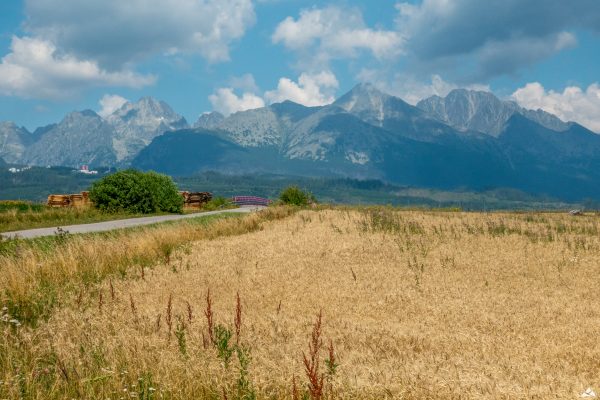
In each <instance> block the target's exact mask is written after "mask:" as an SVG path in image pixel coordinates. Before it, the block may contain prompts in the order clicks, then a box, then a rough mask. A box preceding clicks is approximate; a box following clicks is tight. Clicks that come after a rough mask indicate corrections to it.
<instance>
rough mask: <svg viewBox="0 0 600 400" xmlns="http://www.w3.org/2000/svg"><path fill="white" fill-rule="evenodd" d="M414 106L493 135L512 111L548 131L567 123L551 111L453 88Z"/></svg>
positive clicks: (456, 125)
mask: <svg viewBox="0 0 600 400" xmlns="http://www.w3.org/2000/svg"><path fill="white" fill-rule="evenodd" d="M417 107H418V108H420V109H421V110H423V111H425V112H426V113H427V114H429V115H431V116H432V117H434V118H435V119H437V120H439V121H441V122H443V123H445V124H448V125H450V126H452V127H453V128H455V129H458V130H460V131H477V132H481V133H485V134H487V135H490V136H495V137H496V136H498V135H499V134H500V133H501V132H502V130H503V129H504V127H505V124H506V123H507V121H508V120H509V119H510V117H511V116H513V115H514V114H515V113H517V114H521V115H523V116H525V117H527V118H529V119H531V120H533V121H535V122H537V123H538V124H540V125H542V126H544V127H547V128H549V129H552V130H556V131H563V130H566V129H568V124H565V123H564V122H562V121H560V119H558V118H557V117H555V116H553V115H551V114H548V113H544V112H543V111H541V110H540V111H541V112H535V111H531V110H526V109H524V108H522V107H520V106H519V105H518V104H517V103H515V102H513V101H503V100H500V99H499V98H497V97H496V96H495V95H494V94H492V93H490V92H485V91H477V90H467V89H455V90H452V91H451V92H450V93H448V95H447V96H446V97H444V98H442V97H439V96H432V97H429V98H427V99H424V100H421V101H420V102H419V103H418V104H417Z"/></svg>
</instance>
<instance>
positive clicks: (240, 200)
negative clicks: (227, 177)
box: [231, 196, 271, 206]
mask: <svg viewBox="0 0 600 400" xmlns="http://www.w3.org/2000/svg"><path fill="white" fill-rule="evenodd" d="M231 202H232V203H234V204H236V205H238V206H268V205H269V204H271V200H269V199H265V198H263V197H256V196H234V197H232V198H231Z"/></svg>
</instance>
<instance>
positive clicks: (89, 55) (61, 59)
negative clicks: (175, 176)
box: [0, 0, 600, 132]
mask: <svg viewBox="0 0 600 400" xmlns="http://www.w3.org/2000/svg"><path fill="white" fill-rule="evenodd" d="M0 57H1V58H2V60H1V62H0V121H2V120H11V121H14V122H16V123H17V124H19V125H24V126H26V127H27V128H29V129H34V128H36V127H38V126H42V125H45V124H48V123H51V122H57V121H59V120H60V119H62V117H63V116H64V115H65V114H66V113H68V112H70V111H73V110H81V109H92V110H95V111H97V112H100V113H101V114H102V115H106V114H107V113H109V112H110V111H111V110H113V109H115V107H118V106H119V105H121V104H122V102H123V101H125V100H130V101H134V100H137V99H138V98H140V97H142V96H153V97H156V98H159V99H161V100H164V101H166V102H167V103H169V104H170V105H171V106H172V107H173V108H174V109H175V111H177V112H179V113H180V114H182V115H183V116H185V117H186V119H188V121H189V122H193V121H195V120H196V119H197V117H198V116H199V115H200V114H201V113H203V112H206V111H212V110H218V111H220V112H223V113H225V114H228V113H232V112H236V111H240V110H244V109H248V108H254V107H259V106H262V105H268V104H270V103H272V102H278V101H282V100H285V99H290V100H293V101H296V102H299V103H303V104H306V105H318V104H326V103H328V102H331V101H332V100H333V99H334V98H335V97H338V96H340V95H341V94H343V93H344V92H345V91H347V90H349V89H351V88H352V87H353V86H354V85H355V84H357V83H359V82H364V81H369V82H372V83H374V84H375V85H377V86H379V87H380V88H381V89H383V90H385V91H387V92H389V93H391V94H394V95H397V96H399V97H401V98H403V99H405V100H406V101H408V102H410V103H413V104H414V103H415V102H417V101H418V100H419V99H421V98H424V97H428V96H430V95H434V94H437V95H441V96H444V95H445V94H446V93H447V92H448V91H449V90H451V89H453V88H456V87H467V88H473V89H478V90H490V91H492V92H494V93H495V94H497V95H498V96H499V97H502V98H505V99H513V100H515V101H518V102H519V103H520V104H521V105H523V106H524V107H527V108H534V109H537V108H542V109H544V110H546V111H549V112H552V113H554V114H556V115H558V116H559V117H561V118H563V119H565V120H574V121H577V122H580V123H581V124H583V125H585V126H587V127H589V128H590V129H593V130H595V131H596V132H600V87H599V86H598V82H599V81H600V77H599V76H598V74H599V72H598V71H600V4H599V3H598V2H597V0H577V1H575V2H571V3H568V2H566V1H563V0H489V1H485V2H482V1H480V0H414V1H410V2H407V1H389V0H381V1H359V0H345V1H319V2H314V1H307V0H258V1H256V0H128V1H127V2H123V1H122V0H102V1H98V0H11V1H2V2H0Z"/></svg>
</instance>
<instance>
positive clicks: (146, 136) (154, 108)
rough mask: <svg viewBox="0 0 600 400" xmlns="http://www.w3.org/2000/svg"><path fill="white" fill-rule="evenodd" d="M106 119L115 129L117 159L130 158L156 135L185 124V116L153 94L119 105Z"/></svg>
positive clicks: (183, 127) (114, 144)
mask: <svg viewBox="0 0 600 400" xmlns="http://www.w3.org/2000/svg"><path fill="white" fill-rule="evenodd" d="M106 121H107V122H108V123H109V124H110V125H111V126H112V127H113V128H114V130H115V136H114V139H113V147H114V150H115V153H116V156H117V160H118V161H123V160H127V159H130V158H132V157H134V156H135V155H136V154H137V153H138V152H139V151H140V150H141V149H143V148H144V147H145V146H147V145H148V144H150V142H151V141H152V139H154V138H155V137H156V136H158V135H162V134H163V133H165V132H167V131H173V130H177V129H185V128H187V127H188V124H187V121H186V120H185V118H183V117H182V116H181V115H179V114H177V113H176V112H175V111H173V109H172V108H171V106H169V105H168V104H167V103H165V102H164V101H160V100H157V99H155V98H153V97H142V98H141V99H139V100H138V101H137V102H133V103H131V102H127V103H125V104H123V105H122V106H121V108H119V109H118V110H116V111H115V112H114V113H112V114H111V115H109V116H108V117H107V118H106Z"/></svg>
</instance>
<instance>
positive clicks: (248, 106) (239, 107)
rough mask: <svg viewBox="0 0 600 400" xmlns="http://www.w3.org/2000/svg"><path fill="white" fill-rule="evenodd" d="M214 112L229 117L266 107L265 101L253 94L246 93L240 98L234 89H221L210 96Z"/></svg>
mask: <svg viewBox="0 0 600 400" xmlns="http://www.w3.org/2000/svg"><path fill="white" fill-rule="evenodd" d="M208 99H209V100H210V103H211V104H212V106H213V110H215V111H218V112H220V113H221V114H223V115H225V116H227V115H230V114H233V113H235V112H238V111H246V110H252V109H254V108H260V107H264V106H265V101H264V100H263V99H262V98H261V97H259V96H257V95H255V94H253V93H248V92H245V93H243V94H242V95H241V96H238V95H237V94H235V92H234V91H233V88H219V89H217V90H216V92H215V93H213V94H211V95H210V96H208Z"/></svg>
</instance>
